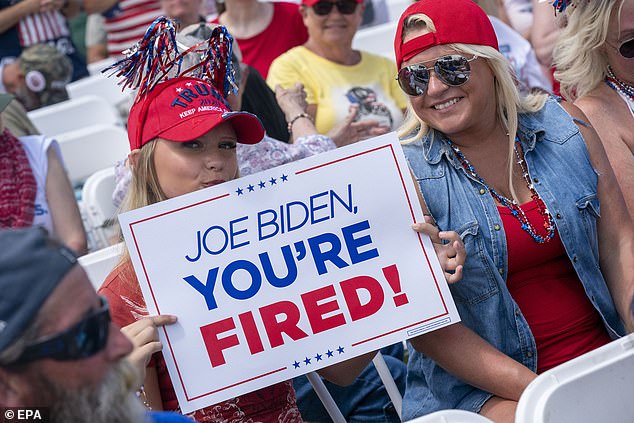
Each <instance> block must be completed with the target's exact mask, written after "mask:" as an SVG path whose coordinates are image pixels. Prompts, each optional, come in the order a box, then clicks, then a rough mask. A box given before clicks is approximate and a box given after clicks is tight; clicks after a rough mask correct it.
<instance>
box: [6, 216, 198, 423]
mask: <svg viewBox="0 0 634 423" xmlns="http://www.w3.org/2000/svg"><path fill="white" fill-rule="evenodd" d="M0 292H2V295H0V407H1V408H6V407H20V408H26V407H42V408H41V409H40V410H39V411H40V412H41V413H42V415H43V416H46V413H48V416H47V417H48V419H47V418H43V421H48V422H51V423H53V422H91V423H100V422H104V423H105V422H108V423H117V422H135V423H136V422H139V423H140V422H148V423H151V422H181V423H182V422H190V420H189V419H187V418H185V417H183V416H180V415H176V414H171V413H147V412H146V410H145V409H144V407H143V405H142V404H141V402H140V401H139V399H138V398H137V397H136V396H135V394H134V392H135V390H136V389H138V385H137V381H138V380H139V379H138V375H137V371H138V370H137V369H136V368H135V367H133V366H132V365H131V364H129V363H128V362H127V360H125V357H126V356H127V355H128V354H129V353H130V352H131V351H132V343H131V342H130V341H129V340H128V339H127V338H126V336H124V335H123V334H122V333H121V331H120V330H119V328H117V327H116V326H115V325H114V324H113V323H112V322H111V321H110V314H109V311H108V304H107V303H106V302H105V300H104V299H103V298H100V297H98V296H97V294H96V293H95V290H94V289H93V287H92V286H91V284H90V281H89V280H88V276H87V275H86V272H84V270H83V269H82V268H81V266H79V265H78V264H77V261H76V258H75V255H74V254H73V252H72V251H70V250H69V249H68V248H66V247H64V246H62V245H61V244H60V243H58V242H56V241H55V240H52V239H51V238H49V237H48V236H47V235H46V232H45V231H44V230H42V229H38V228H29V229H16V230H1V231H0ZM137 351H138V349H137V350H135V352H137ZM148 358H149V357H148Z"/></svg>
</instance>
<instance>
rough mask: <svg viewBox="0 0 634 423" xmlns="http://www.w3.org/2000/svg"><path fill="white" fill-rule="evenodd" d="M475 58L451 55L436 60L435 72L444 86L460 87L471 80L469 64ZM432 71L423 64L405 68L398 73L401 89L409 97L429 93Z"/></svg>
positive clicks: (475, 57) (397, 77)
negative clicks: (428, 87)
mask: <svg viewBox="0 0 634 423" xmlns="http://www.w3.org/2000/svg"><path fill="white" fill-rule="evenodd" d="M477 58H478V56H473V57H472V58H471V59H467V58H466V57H464V56H461V55H459V54H450V55H447V56H442V57H439V58H438V59H436V63H434V72H435V73H436V76H437V77H438V79H440V80H441V81H442V82H443V83H444V84H446V85H450V86H452V87H458V86H460V85H462V84H464V83H465V82H467V81H468V80H469V76H470V75H471V66H470V65H469V62H471V61H473V60H475V59H477ZM429 71H430V69H429V68H427V66H425V65H423V64H422V63H416V64H413V65H409V66H405V67H404V68H402V69H401V70H399V71H398V75H397V76H396V79H397V80H398V84H399V85H400V86H401V89H402V90H403V91H404V92H405V94H407V95H409V96H413V97H416V96H421V95H423V94H425V91H427V86H428V85H429V78H430V76H431V75H430V73H429Z"/></svg>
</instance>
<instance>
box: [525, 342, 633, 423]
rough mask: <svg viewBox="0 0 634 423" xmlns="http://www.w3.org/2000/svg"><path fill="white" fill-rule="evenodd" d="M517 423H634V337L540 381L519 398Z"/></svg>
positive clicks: (563, 366)
mask: <svg viewBox="0 0 634 423" xmlns="http://www.w3.org/2000/svg"><path fill="white" fill-rule="evenodd" d="M515 421H516V423H542V422H544V423H545V422H553V423H555V422H556V423H568V422H570V423H573V422H574V423H586V422H587V423H596V422H602V423H603V422H631V421H634V334H631V335H629V336H626V337H624V338H621V339H617V340H616V341H613V342H610V343H609V344H607V345H604V346H603V347H601V348H597V349H596V350H594V351H591V352H589V353H586V354H584V355H582V356H579V357H577V358H575V359H573V360H570V361H568V362H567V363H564V364H561V365H559V366H557V367H555V368H553V369H550V370H548V371H546V372H544V373H542V374H541V375H539V376H538V377H537V378H536V379H535V380H533V382H531V383H530V384H529V385H528V387H527V388H526V390H525V391H524V393H523V394H522V396H521V397H520V401H519V404H518V406H517V412H516V414H515Z"/></svg>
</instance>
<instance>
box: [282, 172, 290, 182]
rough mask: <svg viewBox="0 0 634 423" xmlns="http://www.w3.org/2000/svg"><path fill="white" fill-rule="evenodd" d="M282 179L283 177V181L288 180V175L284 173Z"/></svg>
mask: <svg viewBox="0 0 634 423" xmlns="http://www.w3.org/2000/svg"><path fill="white" fill-rule="evenodd" d="M281 179H282V182H286V181H288V175H284V174H282V176H281Z"/></svg>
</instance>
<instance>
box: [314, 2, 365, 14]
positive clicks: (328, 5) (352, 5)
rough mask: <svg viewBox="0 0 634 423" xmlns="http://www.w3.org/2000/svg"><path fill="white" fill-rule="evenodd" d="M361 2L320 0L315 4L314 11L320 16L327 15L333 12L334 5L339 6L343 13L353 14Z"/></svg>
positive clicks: (340, 11) (338, 8)
mask: <svg viewBox="0 0 634 423" xmlns="http://www.w3.org/2000/svg"><path fill="white" fill-rule="evenodd" d="M358 4H359V3H357V2H356V0H338V1H336V2H331V1H318V2H317V3H315V4H313V6H312V8H313V12H315V14H316V15H319V16H326V15H328V14H330V12H332V8H333V7H335V6H336V7H337V10H338V11H339V13H341V14H342V15H351V14H353V13H354V11H355V10H357V5H358Z"/></svg>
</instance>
